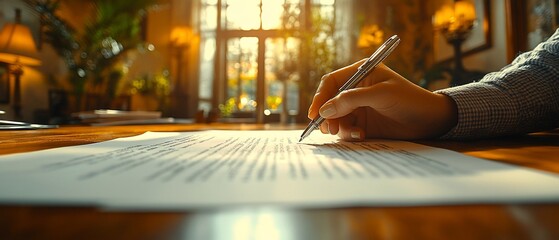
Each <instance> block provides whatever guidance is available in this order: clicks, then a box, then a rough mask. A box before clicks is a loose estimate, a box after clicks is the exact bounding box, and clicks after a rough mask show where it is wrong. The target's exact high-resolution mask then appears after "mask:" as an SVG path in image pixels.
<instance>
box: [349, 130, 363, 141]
mask: <svg viewBox="0 0 559 240" xmlns="http://www.w3.org/2000/svg"><path fill="white" fill-rule="evenodd" d="M350 135H351V138H353V139H357V140H359V139H361V133H360V132H359V131H353V132H351V133H350Z"/></svg>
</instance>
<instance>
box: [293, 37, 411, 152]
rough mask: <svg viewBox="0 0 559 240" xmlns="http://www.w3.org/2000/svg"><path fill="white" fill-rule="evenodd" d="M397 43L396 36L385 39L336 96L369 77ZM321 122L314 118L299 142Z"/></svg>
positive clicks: (397, 38)
mask: <svg viewBox="0 0 559 240" xmlns="http://www.w3.org/2000/svg"><path fill="white" fill-rule="evenodd" d="M398 43H400V38H399V37H398V36H397V35H394V36H392V37H390V38H389V39H387V40H386V42H384V43H383V44H382V45H381V46H380V47H379V48H378V49H377V50H376V51H375V52H374V53H373V54H372V55H371V56H370V57H369V58H368V59H367V61H365V62H364V63H363V64H361V66H359V68H357V72H355V73H354V74H353V75H352V76H351V77H350V78H349V79H348V80H347V81H346V82H345V83H344V85H342V86H341V87H340V89H339V90H338V93H337V94H336V95H338V94H340V93H341V92H343V91H345V90H348V89H352V88H354V87H355V86H357V84H359V82H361V81H362V80H363V79H365V77H367V75H369V73H371V71H372V70H373V69H374V68H375V67H376V66H377V65H378V64H380V63H381V62H382V61H383V60H384V59H385V58H386V57H388V55H390V53H392V51H394V49H395V48H396V46H398ZM322 122H324V118H323V117H321V116H320V115H318V116H317V117H316V118H314V119H313V120H312V121H311V122H310V123H309V125H308V126H307V128H305V130H304V131H303V134H301V138H300V139H299V142H301V141H303V139H305V138H306V137H308V136H309V135H310V134H311V132H312V131H314V130H315V129H318V127H319V126H320V124H322Z"/></svg>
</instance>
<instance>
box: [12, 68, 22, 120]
mask: <svg viewBox="0 0 559 240" xmlns="http://www.w3.org/2000/svg"><path fill="white" fill-rule="evenodd" d="M10 73H11V74H13V75H14V103H13V105H12V108H13V109H14V117H15V119H16V120H22V119H23V116H22V115H21V75H23V67H22V66H21V65H19V64H14V65H12V69H11V70H10Z"/></svg>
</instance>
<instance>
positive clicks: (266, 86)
mask: <svg viewBox="0 0 559 240" xmlns="http://www.w3.org/2000/svg"><path fill="white" fill-rule="evenodd" d="M334 4H335V0H200V8H201V9H200V10H201V11H200V14H199V17H200V21H199V24H200V26H199V29H200V36H201V46H200V49H201V52H200V84H199V86H200V89H199V92H200V94H199V95H200V104H199V107H200V109H203V110H206V111H209V110H211V109H216V108H218V109H219V111H220V114H221V116H222V117H226V118H237V119H239V118H240V119H244V120H246V121H255V122H272V121H281V122H288V121H293V119H292V118H293V116H295V115H297V114H299V113H300V110H301V109H300V108H301V105H302V104H301V100H302V97H301V96H302V93H301V91H302V89H301V86H302V85H301V81H302V80H301V79H308V78H309V76H308V74H310V73H308V72H312V71H308V69H307V71H304V69H302V68H301V66H304V64H305V62H304V61H305V60H304V56H303V54H302V52H304V51H308V48H309V47H308V46H306V47H305V46H304V44H305V43H307V44H308V41H305V37H307V36H308V35H309V32H311V34H314V35H313V38H314V39H315V40H317V41H320V42H321V44H324V45H325V46H326V47H331V48H333V44H334V43H335V41H334V36H333V35H334V34H333V32H332V31H323V29H322V28H318V29H319V30H318V31H314V32H313V31H311V29H310V26H309V25H306V26H305V24H302V23H303V22H305V21H304V19H311V20H312V17H311V16H305V13H311V12H312V13H314V14H316V15H319V16H320V18H321V19H322V20H323V21H331V22H333V21H334V19H335V11H334ZM330 30H331V29H330ZM310 57H312V56H307V58H310ZM332 58H333V57H331V56H330V59H332ZM306 74H307V75H306ZM313 90H314V89H313ZM306 95H308V93H307V94H306ZM218 106H219V107H218ZM302 111H304V112H305V113H306V109H302Z"/></svg>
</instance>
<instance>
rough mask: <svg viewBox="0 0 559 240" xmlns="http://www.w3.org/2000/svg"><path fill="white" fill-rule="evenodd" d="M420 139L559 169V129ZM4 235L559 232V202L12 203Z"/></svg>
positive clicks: (62, 131)
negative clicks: (174, 206)
mask: <svg viewBox="0 0 559 240" xmlns="http://www.w3.org/2000/svg"><path fill="white" fill-rule="evenodd" d="M300 128H301V126H273V125H243V124H235V125H233V124H230V125H227V124H212V125H196V124H193V125H150V126H119V127H85V126H78V127H61V128H59V129H49V130H20V131H3V132H0V155H3V154H10V153H19V152H28V151H35V150H41V149H49V148H55V147H62V146H73V145H80V144H87V143H95V142H100V141H106V140H110V139H114V138H118V137H127V136H134V135H137V134H141V133H143V132H145V131H194V130H204V129H236V130H239V129H240V130H249V129H300ZM420 143H422V144H426V145H430V146H435V147H442V148H447V149H451V150H455V151H458V152H462V153H465V154H467V155H472V156H476V157H480V158H485V159H490V160H495V161H500V162H505V163H510V164H514V165H521V166H526V167H531V168H536V169H540V170H545V171H549V172H555V173H559V131H551V132H546V133H538V134H532V135H529V136H522V137H515V138H506V139H489V140H478V141H467V142H457V141H421V142H420ZM0 239H559V203H556V204H519V205H516V204H515V205H458V206H432V207H358V208H337V209H281V208H261V207H258V208H257V207H255V208H249V207H245V208H240V209H222V210H213V211H202V212H106V211H102V210H99V209H96V208H87V207H80V208H77V207H44V206H29V205H3V206H0Z"/></svg>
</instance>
